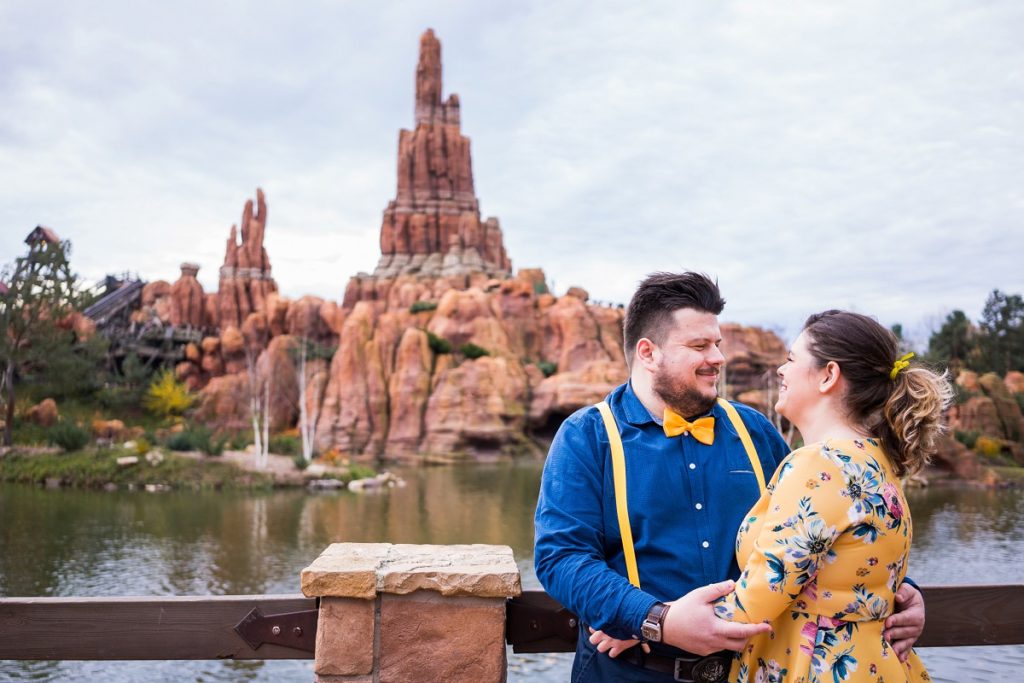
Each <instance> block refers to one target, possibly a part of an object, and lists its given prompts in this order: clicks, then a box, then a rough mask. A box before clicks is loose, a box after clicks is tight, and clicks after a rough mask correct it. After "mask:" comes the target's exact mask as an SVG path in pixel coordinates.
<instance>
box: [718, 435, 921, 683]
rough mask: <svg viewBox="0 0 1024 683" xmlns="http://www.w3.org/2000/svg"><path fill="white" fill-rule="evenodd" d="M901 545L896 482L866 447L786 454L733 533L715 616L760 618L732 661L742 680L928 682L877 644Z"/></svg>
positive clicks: (841, 443)
mask: <svg viewBox="0 0 1024 683" xmlns="http://www.w3.org/2000/svg"><path fill="white" fill-rule="evenodd" d="M911 537H912V530H911V522H910V514H909V512H908V509H907V501H906V498H905V497H904V495H903V489H902V487H901V485H900V480H899V478H898V477H896V475H895V473H894V472H893V470H892V469H891V466H890V464H889V460H888V458H887V457H886V455H885V453H884V452H883V451H882V449H881V447H880V446H879V443H878V442H877V441H875V440H874V439H863V440H859V439H858V440H833V441H826V442H824V443H818V444H813V445H810V446H805V447H804V448H801V449H799V450H796V451H794V452H793V453H791V454H790V455H789V457H787V458H786V459H785V460H784V461H783V462H782V464H781V465H780V466H779V468H778V470H777V471H776V473H775V476H774V477H773V478H772V481H771V483H770V484H769V485H768V490H767V492H766V493H765V494H764V495H763V496H761V498H760V500H758V501H757V503H755V504H754V507H753V508H751V510H750V512H749V513H748V514H747V517H746V518H745V519H744V521H743V524H742V525H741V526H740V529H739V532H738V533H737V536H736V558H737V560H738V562H739V565H740V566H741V567H743V568H744V569H743V573H742V574H741V575H740V579H739V581H737V583H736V591H735V592H734V593H731V594H730V595H728V596H726V597H724V598H722V599H721V600H719V602H718V604H717V605H716V607H715V609H716V613H717V615H718V616H719V617H721V618H723V619H729V620H731V621H739V622H748V623H756V622H761V621H766V622H770V623H771V625H772V632H771V633H768V634H764V635H760V636H757V637H755V638H753V639H751V640H750V642H748V643H747V646H746V648H745V649H744V650H743V651H742V652H738V653H736V660H735V661H734V662H733V665H732V671H731V674H730V680H732V681H739V683H746V682H747V681H756V682H757V683H775V682H776V681H779V682H781V681H792V682H794V683H812V682H817V681H821V682H823V683H824V682H827V683H840V682H841V681H871V683H896V682H898V681H928V680H931V679H930V678H929V676H928V673H927V671H925V669H924V666H923V665H922V664H921V661H920V659H919V658H918V656H917V654H916V653H911V655H910V658H909V659H908V661H907V662H906V663H902V662H900V661H899V658H898V657H897V655H896V651H895V650H893V649H892V648H891V647H890V646H889V645H888V644H887V643H886V642H885V640H884V639H883V638H882V630H883V626H884V622H885V619H886V617H888V616H889V615H890V614H891V613H892V612H893V606H894V604H895V593H896V589H897V588H898V587H899V585H900V583H901V582H902V581H903V577H904V575H905V574H906V563H907V557H908V554H909V553H910V541H911Z"/></svg>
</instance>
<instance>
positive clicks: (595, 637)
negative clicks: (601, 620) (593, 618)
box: [588, 628, 651, 659]
mask: <svg viewBox="0 0 1024 683" xmlns="http://www.w3.org/2000/svg"><path fill="white" fill-rule="evenodd" d="M588 630H589V631H590V643H591V645H596V646H597V651H598V652H607V653H608V656H609V657H611V658H613V659H614V658H615V657H618V656H619V655H620V654H622V653H623V652H625V651H626V650H628V649H629V648H631V647H633V646H635V645H636V644H637V643H639V642H640V641H639V640H637V639H636V638H630V639H629V640H619V639H618V638H612V637H611V636H610V635H608V634H607V633H605V632H604V631H595V630H594V629H592V628H588ZM643 648H644V652H650V651H651V648H650V647H648V645H647V643H644V645H643Z"/></svg>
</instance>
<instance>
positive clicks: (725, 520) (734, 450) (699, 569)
mask: <svg viewBox="0 0 1024 683" xmlns="http://www.w3.org/2000/svg"><path fill="white" fill-rule="evenodd" d="M608 404H609V405H610V406H611V409H612V414H613V415H614V416H615V420H616V422H617V423H618V426H619V432H620V433H621V435H622V445H623V449H624V450H625V456H626V482H627V493H626V497H627V500H628V502H629V519H630V525H631V527H632V531H633V545H634V548H635V549H636V558H637V566H638V568H639V574H640V589H637V588H634V587H633V586H632V585H631V584H630V583H629V581H628V580H627V579H626V564H625V560H624V558H623V552H622V537H621V535H620V532H619V523H618V517H617V514H616V510H615V489H614V483H613V479H612V468H611V450H610V447H609V445H608V435H607V433H606V431H605V428H604V424H603V422H602V420H601V416H600V413H599V412H598V410H597V408H596V407H594V406H589V407H587V408H582V409H580V410H578V411H576V412H575V413H574V414H573V415H571V416H570V417H569V418H568V419H566V420H565V422H563V423H562V426H561V428H560V429H559V430H558V433H557V434H556V435H555V439H554V441H553V442H552V444H551V450H550V451H549V453H548V458H547V462H546V463H545V465H544V475H543V478H542V480H541V490H540V497H539V499H538V501H537V513H536V517H535V520H534V521H535V531H536V536H535V543H534V563H535V566H536V570H537V577H538V578H539V579H540V582H541V584H542V585H543V586H544V588H545V590H547V592H548V593H550V594H551V596H552V597H554V598H555V599H556V600H558V601H559V602H560V603H562V604H563V605H564V606H565V607H567V608H568V609H570V610H572V611H573V612H575V613H576V614H577V615H579V617H580V619H581V621H582V622H583V623H584V624H588V625H590V626H592V627H593V628H600V629H603V630H605V631H606V632H607V633H609V634H611V635H612V636H615V637H617V638H628V637H631V636H633V635H634V634H638V633H640V625H641V623H642V622H643V619H644V617H645V616H646V614H647V611H648V610H649V609H650V608H651V606H652V605H653V604H654V603H655V602H656V601H659V600H660V601H668V600H675V599H676V598H678V597H680V596H682V595H684V594H686V593H688V592H690V591H691V590H693V589H694V588H698V587H700V586H704V585H707V584H709V583H714V582H716V581H722V580H725V579H735V578H737V577H738V576H739V567H738V566H737V565H736V557H735V542H736V531H737V529H739V526H740V522H741V521H742V519H743V516H744V515H745V514H746V512H747V511H748V510H749V509H750V507H751V506H752V505H753V504H754V502H755V501H756V500H757V499H758V497H759V496H760V491H759V490H758V486H757V479H756V477H755V475H754V472H753V470H752V468H751V464H750V460H749V459H748V458H747V454H746V451H745V450H744V449H743V444H742V443H741V442H740V439H739V436H738V435H737V433H736V431H735V429H733V426H732V423H731V422H730V421H729V418H728V416H727V415H726V414H725V411H724V410H723V409H722V407H721V406H719V405H717V404H716V405H715V407H714V408H713V409H712V411H711V412H710V414H711V415H713V416H714V417H715V439H714V443H713V444H712V445H710V446H706V445H704V444H702V443H700V442H698V441H696V440H695V439H694V438H693V437H692V436H689V435H684V436H678V437H674V438H668V437H666V436H665V433H664V431H663V429H662V427H661V425H660V424H658V422H656V421H655V420H654V418H653V417H652V416H651V414H650V412H649V411H648V410H647V408H646V407H644V405H643V404H642V403H641V402H640V399H638V398H637V396H636V394H635V393H633V389H632V387H631V386H630V385H629V384H628V383H627V384H624V385H622V386H620V387H618V388H616V389H615V390H614V391H612V393H611V394H609V396H608ZM734 405H735V406H736V410H737V411H738V412H739V414H740V417H741V418H742V420H743V422H744V424H745V425H746V427H747V430H748V431H749V432H750V437H751V439H752V440H753V442H754V446H755V448H756V449H757V453H758V457H759V459H760V461H761V467H762V469H763V470H764V476H765V480H766V481H767V480H769V479H771V477H772V474H773V473H774V472H775V468H776V467H778V464H779V463H780V462H781V461H782V460H783V458H785V457H786V454H787V453H789V446H788V445H786V442H785V441H784V440H783V439H782V437H781V436H780V435H779V433H778V432H777V431H776V430H775V428H774V427H773V426H772V425H771V423H770V422H768V420H767V419H766V418H765V417H764V416H763V415H761V414H760V413H758V412H757V411H755V410H753V409H751V408H748V407H746V406H744V405H741V404H734Z"/></svg>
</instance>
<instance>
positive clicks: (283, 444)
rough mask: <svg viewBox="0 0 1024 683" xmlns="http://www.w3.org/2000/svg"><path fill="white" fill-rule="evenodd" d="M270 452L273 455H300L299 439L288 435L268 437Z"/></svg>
mask: <svg viewBox="0 0 1024 683" xmlns="http://www.w3.org/2000/svg"><path fill="white" fill-rule="evenodd" d="M270 452H271V453H274V454H275V455H299V454H300V453H302V441H301V440H300V439H299V437H297V436H291V435H289V434H278V435H276V436H272V437H270ZM300 457H301V456H300Z"/></svg>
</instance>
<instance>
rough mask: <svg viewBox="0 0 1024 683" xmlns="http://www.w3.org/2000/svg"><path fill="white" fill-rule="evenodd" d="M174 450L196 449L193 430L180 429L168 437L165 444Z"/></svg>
mask: <svg viewBox="0 0 1024 683" xmlns="http://www.w3.org/2000/svg"><path fill="white" fill-rule="evenodd" d="M164 445H165V446H167V447H168V448H170V449H171V450H172V451H194V450H196V448H195V443H193V441H192V432H189V431H180V432H174V433H173V434H171V435H170V436H169V437H167V442H166V443H165V444H164Z"/></svg>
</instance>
